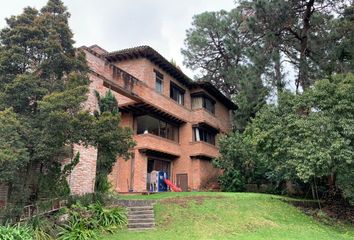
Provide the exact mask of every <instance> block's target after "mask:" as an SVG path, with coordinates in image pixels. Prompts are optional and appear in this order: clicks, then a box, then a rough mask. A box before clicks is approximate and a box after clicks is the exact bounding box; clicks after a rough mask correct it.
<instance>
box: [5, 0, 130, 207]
mask: <svg viewBox="0 0 354 240" xmlns="http://www.w3.org/2000/svg"><path fill="white" fill-rule="evenodd" d="M69 16H70V14H69V13H68V11H67V9H66V7H65V6H64V5H63V3H62V1H60V0H49V1H48V3H47V5H46V6H44V7H43V8H42V9H41V10H40V11H37V10H36V9H34V8H30V7H27V8H25V9H24V11H23V13H22V14H20V15H18V16H12V17H10V18H8V19H6V22H7V27H5V28H4V29H2V30H1V31H0V132H2V133H4V134H1V135H0V154H2V155H3V156H6V159H8V160H6V162H9V163H10V162H11V161H12V162H13V163H14V164H13V165H12V166H11V165H9V164H8V165H6V166H9V167H8V168H6V169H7V170H6V171H7V173H6V176H9V175H12V176H13V177H12V178H4V177H2V176H0V178H1V179H0V181H5V182H6V183H8V184H9V185H10V201H12V202H14V203H16V204H19V205H21V204H24V203H27V202H29V201H35V200H36V199H38V198H39V197H41V196H45V197H51V196H56V195H57V194H62V193H68V191H67V189H66V190H65V189H63V188H65V186H62V187H60V186H59V185H61V184H64V185H65V181H63V180H65V177H64V178H63V177H62V176H65V175H66V174H67V173H68V171H70V168H72V167H73V166H74V165H75V163H77V161H78V160H79V155H76V156H73V154H72V148H71V146H72V145H73V144H83V145H94V146H97V145H98V143H99V142H100V139H101V140H102V131H100V130H102V129H103V125H104V123H105V121H104V120H106V123H107V122H108V123H109V122H110V119H109V118H110V116H106V115H105V116H104V117H106V118H104V117H102V118H100V119H97V118H96V117H95V116H93V115H92V114H90V113H89V112H87V111H84V110H83V103H84V102H85V101H86V99H87V93H88V85H89V82H90V81H89V79H88V74H87V73H88V67H87V65H86V60H85V56H84V53H82V52H79V51H78V50H77V49H75V48H74V46H73V43H74V41H73V39H72V37H73V34H72V32H71V30H70V28H69V26H68V18H69ZM108 115H109V114H108ZM5 116H8V118H9V120H8V121H4V120H3V118H4V117H5ZM107 118H108V120H107ZM115 123H117V121H115V122H114V121H113V124H109V125H107V126H104V127H105V128H104V130H105V131H107V132H114V131H115V130H116V129H117V128H118V125H117V124H118V123H117V124H115ZM9 125H12V127H11V128H9V127H8V126H9ZM19 126H20V127H19ZM9 130H11V131H13V135H9V132H8V131H9ZM118 137H120V141H121V143H122V145H118V144H117V145H116V146H111V147H112V148H113V149H114V148H116V149H117V148H119V152H120V153H121V152H124V151H125V149H127V148H124V143H125V137H127V138H129V134H128V133H127V134H121V135H119V136H118ZM129 139H130V138H129ZM117 142H118V140H117V139H116V142H115V143H117ZM127 142H129V141H128V140H127ZM14 149H17V150H16V151H14ZM115 151H117V150H115ZM10 153H11V156H10V155H9V154H10ZM67 157H72V159H73V161H72V163H70V164H69V165H67V166H66V167H64V169H63V168H62V160H63V159H64V158H67ZM10 158H11V159H10ZM10 160H11V161H10ZM10 164H11V163H10ZM1 170H2V169H1ZM0 175H2V174H0ZM16 180H20V181H16ZM66 187H67V186H66ZM59 190H60V191H59ZM62 190H63V191H62ZM26 193H28V194H26Z"/></svg>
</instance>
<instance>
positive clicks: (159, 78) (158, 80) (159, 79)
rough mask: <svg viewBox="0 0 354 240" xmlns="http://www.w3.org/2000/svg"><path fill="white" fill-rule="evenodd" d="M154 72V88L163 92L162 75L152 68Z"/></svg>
mask: <svg viewBox="0 0 354 240" xmlns="http://www.w3.org/2000/svg"><path fill="white" fill-rule="evenodd" d="M154 72H155V75H156V77H155V79H156V82H155V90H156V91H157V92H159V93H162V92H163V75H162V74H161V73H160V72H158V71H156V70H154Z"/></svg>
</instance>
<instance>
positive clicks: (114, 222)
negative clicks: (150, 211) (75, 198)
mask: <svg viewBox="0 0 354 240" xmlns="http://www.w3.org/2000/svg"><path fill="white" fill-rule="evenodd" d="M68 212H69V214H70V219H69V222H68V224H65V225H63V226H62V228H61V230H60V232H59V239H61V240H67V239H73V240H75V239H78V240H81V239H96V238H97V232H96V231H97V230H103V231H108V232H113V231H114V230H116V229H117V228H120V227H122V226H124V225H125V224H126V223H127V216H126V213H125V211H124V209H123V208H111V209H107V208H104V207H103V206H102V204H101V203H100V202H97V203H95V204H91V205H89V206H87V207H85V206H83V205H81V204H80V203H77V204H74V205H72V206H71V208H70V209H68Z"/></svg>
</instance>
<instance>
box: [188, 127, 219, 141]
mask: <svg viewBox="0 0 354 240" xmlns="http://www.w3.org/2000/svg"><path fill="white" fill-rule="evenodd" d="M215 135H216V134H215V133H214V132H212V131H210V130H207V129H205V128H201V127H194V128H193V140H194V141H195V142H199V141H202V142H207V143H210V144H213V145H215Z"/></svg>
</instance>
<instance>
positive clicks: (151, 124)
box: [137, 115, 179, 142]
mask: <svg viewBox="0 0 354 240" xmlns="http://www.w3.org/2000/svg"><path fill="white" fill-rule="evenodd" d="M145 133H150V134H154V135H156V136H159V137H163V138H167V139H170V140H173V141H176V142H178V138H179V136H178V134H179V129H178V127H177V126H175V125H173V124H170V123H168V122H165V121H163V120H159V119H157V118H154V117H151V116H149V115H143V116H139V117H137V134H145Z"/></svg>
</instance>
